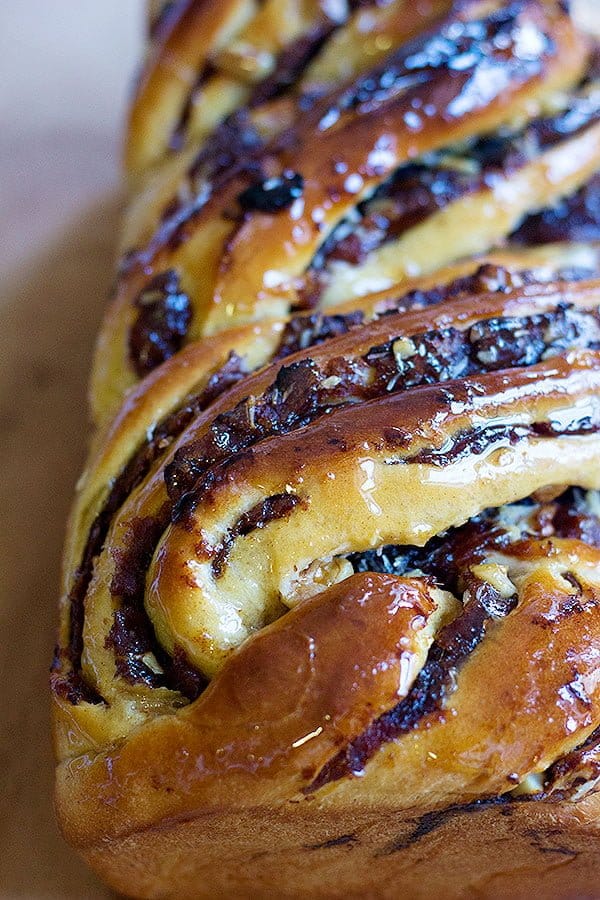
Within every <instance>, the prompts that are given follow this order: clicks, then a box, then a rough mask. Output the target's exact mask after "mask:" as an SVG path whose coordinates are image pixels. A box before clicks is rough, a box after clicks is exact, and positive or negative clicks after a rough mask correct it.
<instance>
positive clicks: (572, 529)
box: [305, 489, 600, 793]
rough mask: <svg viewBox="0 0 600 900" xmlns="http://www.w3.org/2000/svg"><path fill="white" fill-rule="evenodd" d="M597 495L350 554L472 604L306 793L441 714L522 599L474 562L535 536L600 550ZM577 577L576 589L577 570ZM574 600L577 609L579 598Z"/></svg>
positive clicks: (529, 505)
mask: <svg viewBox="0 0 600 900" xmlns="http://www.w3.org/2000/svg"><path fill="white" fill-rule="evenodd" d="M599 499H600V498H599V495H598V493H597V492H596V493H593V494H585V493H584V492H582V491H580V490H579V489H570V490H568V491H566V492H565V493H564V494H562V495H561V496H559V497H557V498H556V499H555V500H553V501H551V502H535V501H534V500H533V499H531V498H530V499H528V500H526V501H521V502H520V503H517V504H511V505H509V506H506V507H501V508H499V509H490V510H486V511H484V512H483V513H481V514H480V515H479V516H476V517H474V518H473V519H471V520H469V521H468V522H467V523H466V524H465V525H462V526H460V527H458V528H452V529H450V530H449V531H448V532H447V533H445V534H442V535H438V536H437V537H435V538H433V539H432V540H431V541H429V542H428V543H427V544H426V545H425V547H406V546H405V547H394V546H390V547H383V548H381V549H380V550H371V551H367V552H365V553H354V554H351V555H350V556H349V557H348V559H349V560H350V562H351V563H352V565H353V568H354V570H355V571H357V572H365V571H367V572H388V573H390V574H394V575H399V576H401V575H404V574H409V573H410V572H411V571H413V570H417V572H418V573H419V575H420V577H426V578H429V579H430V580H431V581H432V583H434V584H436V585H438V586H441V587H442V588H444V589H445V590H448V591H450V592H452V593H454V594H461V593H464V592H468V594H467V596H468V602H467V603H466V604H465V608H464V611H463V613H462V614H461V615H460V616H459V617H458V618H457V619H454V620H453V621H452V622H450V623H449V624H448V625H446V626H444V627H443V628H442V629H441V631H440V632H439V634H438V635H437V637H436V639H435V641H434V643H433V644H432V646H431V649H430V651H429V655H428V658H427V661H426V663H425V665H424V666H423V668H422V669H421V671H420V673H419V675H418V676H417V678H416V680H415V682H414V684H413V687H412V688H411V690H410V692H409V694H408V695H407V697H406V698H405V699H404V700H402V701H401V702H400V703H399V704H398V705H397V706H395V707H394V708H393V709H391V710H389V711H388V712H386V713H384V714H383V715H382V716H380V717H379V718H378V719H376V720H375V721H374V722H372V724H371V725H370V726H369V727H368V728H367V729H366V730H365V731H364V732H363V733H362V734H361V735H359V736H358V737H357V738H356V739H354V740H353V741H351V742H349V743H348V745H347V746H346V747H344V748H343V749H342V750H341V751H340V752H339V753H338V754H337V755H336V756H335V757H333V759H331V760H330V761H329V762H328V763H327V764H326V765H325V766H324V767H323V768H322V769H321V771H320V772H319V773H318V774H317V776H316V778H315V779H314V780H313V782H312V783H311V784H310V785H309V786H308V787H307V788H306V791H305V792H306V793H311V792H313V791H315V790H317V789H318V788H320V787H323V786H324V785H325V784H328V783H330V782H332V781H337V780H339V779H340V778H343V777H345V776H347V775H351V774H354V775H360V774H361V773H362V772H363V771H364V767H365V765H366V763H367V762H368V760H369V759H370V758H371V757H372V756H373V754H374V753H375V752H376V751H377V750H378V749H379V748H380V747H381V746H382V745H383V744H385V743H387V742H389V741H393V740H394V739H395V738H398V737H400V736H401V735H402V734H407V733H409V732H410V731H412V730H413V729H415V728H417V727H419V726H420V725H421V724H422V722H423V721H424V720H425V719H426V718H427V717H431V716H434V715H435V714H436V713H439V711H440V710H441V708H442V706H443V704H444V700H445V698H446V696H447V695H448V694H449V693H450V692H451V691H452V690H453V688H454V685H455V679H456V674H457V672H458V670H459V669H460V666H461V665H462V664H463V663H464V661H465V660H466V659H467V657H468V656H469V654H470V653H472V651H473V650H474V649H475V648H476V647H477V646H478V645H479V644H480V643H481V641H482V640H483V639H484V637H485V634H486V628H487V626H488V625H489V623H490V622H492V621H493V620H494V619H498V618H503V617H504V616H506V615H509V614H510V612H511V611H512V609H514V607H515V605H516V602H517V597H516V591H515V593H514V594H512V595H511V594H509V595H508V596H506V593H507V592H506V593H502V594H501V593H500V592H499V591H498V590H497V588H496V587H494V586H493V585H492V584H490V583H488V582H485V581H482V580H481V579H479V578H477V577H476V576H475V575H474V574H473V572H472V570H471V567H473V566H476V565H477V564H478V563H481V562H483V561H484V560H485V559H486V556H487V555H488V554H489V553H490V552H493V551H495V550H496V551H498V550H499V551H501V552H504V553H509V554H515V555H517V556H518V555H519V548H520V544H521V542H524V541H525V540H526V539H527V538H532V537H533V538H538V539H539V538H549V537H553V536H554V537H557V538H571V539H577V540H582V541H584V542H586V543H588V544H590V545H591V546H594V547H598V548H600V517H599V515H598V513H599V512H600V503H599ZM568 576H569V573H567V575H566V577H568ZM571 579H572V580H573V583H574V584H575V586H577V584H578V582H577V579H576V578H575V576H574V575H571ZM573 602H574V604H575V607H576V605H577V595H575V600H574V601H573ZM575 607H574V608H575Z"/></svg>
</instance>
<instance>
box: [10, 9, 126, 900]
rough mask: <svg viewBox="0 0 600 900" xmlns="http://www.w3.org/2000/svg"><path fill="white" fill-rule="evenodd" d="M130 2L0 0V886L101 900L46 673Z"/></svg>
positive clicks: (80, 427) (97, 293) (110, 194)
mask: <svg viewBox="0 0 600 900" xmlns="http://www.w3.org/2000/svg"><path fill="white" fill-rule="evenodd" d="M142 6H143V0H102V2H98V0H52V2H48V0H27V2H26V3H2V4H0V35H1V36H2V38H1V40H2V77H1V79H0V121H1V122H2V128H1V129H0V234H1V235H2V239H1V241H0V266H1V269H2V272H1V279H0V473H1V474H0V535H1V538H0V622H1V631H0V634H1V636H2V638H1V639H2V654H1V663H0V670H1V671H0V685H1V687H0V722H1V723H2V724H1V726H0V727H1V744H0V754H1V759H0V772H1V776H0V785H1V789H0V795H1V797H2V807H1V815H0V848H1V852H0V896H1V897H10V898H13V897H24V898H42V897H43V898H50V897H52V898H67V897H68V898H78V900H81V898H86V900H87V898H90V900H92V898H106V897H109V896H110V894H109V893H108V891H106V889H105V888H103V887H102V886H101V885H100V884H99V882H97V881H96V880H95V879H94V877H93V876H92V875H91V874H90V873H88V871H87V869H86V868H85V867H84V866H83V864H82V863H80V862H79V860H78V858H77V857H76V856H75V854H74V853H72V851H71V850H70V849H69V848H68V847H67V846H66V845H65V844H64V843H63V841H62V838H61V837H60V835H59V834H58V830H57V828H56V826H55V824H54V817H53V812H52V778H53V762H52V754H51V747H50V739H49V723H48V699H47V687H46V685H47V675H48V666H49V663H50V659H51V651H52V645H53V640H54V630H55V627H56V618H55V616H56V598H57V593H58V566H59V555H60V549H61V543H62V540H63V534H64V523H65V517H66V514H67V510H68V507H69V504H70V501H71V496H72V493H73V486H74V484H75V481H76V479H77V476H78V473H79V470H80V468H81V464H82V461H83V454H84V449H85V442H86V438H87V434H86V416H87V413H86V406H85V403H86V401H85V392H86V382H87V378H88V373H89V366H90V355H91V350H92V344H93V340H94V336H95V332H96V329H97V326H98V322H99V319H100V315H101V312H102V309H103V307H104V305H105V302H106V293H107V289H108V287H109V285H110V282H111V279H112V270H113V248H114V242H115V236H116V231H117V228H118V205H119V204H118V199H117V193H116V191H117V186H118V181H119V176H118V141H119V139H120V135H121V133H122V117H123V110H124V103H125V98H126V91H127V88H128V85H129V83H130V80H131V76H132V73H133V72H134V69H135V66H136V64H137V61H138V59H139V58H140V54H141V41H142V33H143V32H142Z"/></svg>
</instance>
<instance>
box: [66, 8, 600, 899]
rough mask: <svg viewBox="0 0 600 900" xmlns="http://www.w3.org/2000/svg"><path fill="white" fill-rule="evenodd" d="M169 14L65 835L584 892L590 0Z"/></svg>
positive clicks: (407, 876)
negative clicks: (579, 1) (580, 3)
mask: <svg viewBox="0 0 600 900" xmlns="http://www.w3.org/2000/svg"><path fill="white" fill-rule="evenodd" d="M581 13H583V15H580V14H581ZM149 22H150V27H149V44H148V51H147V57H146V60H145V62H144V64H143V67H142V70H141V73H140V75H139V78H138V81H137V85H136V90H135V95H134V98H133V101H132V105H131V112H130V119H129V127H128V133H127V144H126V154H125V156H126V169H127V181H128V189H129V192H130V203H129V206H128V211H127V213H126V216H125V222H124V227H123V234H122V238H121V247H120V264H119V268H118V274H117V281H116V286H115V290H114V297H113V299H112V301H111V305H110V308H109V310H108V312H107V315H106V318H105V321H104V325H103V328H102V332H101V334H100V337H99V341H98V345H97V350H96V356H95V361H94V368H93V376H92V385H91V407H92V414H93V418H94V429H95V430H94V436H93V440H92V446H91V450H90V456H89V461H88V464H87V467H86V469H85V472H84V473H83V475H82V477H81V479H80V482H79V484H78V487H77V495H76V499H75V503H74V507H73V511H72V515H71V519H70V522H69V528H68V534H67V540H66V546H65V553H64V568H63V579H62V595H63V599H62V602H61V618H60V628H59V640H58V645H57V649H56V654H55V659H54V662H53V665H52V671H51V687H52V698H53V723H54V741H55V746H56V754H57V760H58V764H57V776H56V807H57V813H58V817H59V821H60V824H61V827H62V829H63V831H64V833H65V836H66V837H67V839H68V840H69V841H70V842H71V843H72V844H73V846H74V847H76V848H77V850H78V851H79V852H80V853H81V854H82V855H83V857H84V858H85V859H86V860H87V861H88V863H89V864H90V865H91V866H92V867H93V868H94V869H95V870H96V871H97V872H98V873H99V874H100V876H101V877H102V878H104V879H105V880H106V881H107V883H108V884H109V885H110V886H111V887H113V888H114V889H115V890H117V891H119V892H121V893H123V894H126V895H128V896H132V897H139V898H154V897H156V898H158V897H172V898H199V897H206V898H214V897H236V898H237V897H248V898H260V897H265V898H267V897H290V898H294V897H305V896H314V897H323V898H337V897H340V898H341V897H344V898H347V897H373V898H379V897H381V898H385V897H389V898H395V897H400V896H403V895H405V896H407V897H410V898H413V897H415V898H418V897H423V898H429V897H433V896H439V897H442V898H446V897H447V898H453V897H456V898H458V897H467V896H481V897H486V898H487V897H498V898H506V897H510V898H513V897H514V898H518V897H523V898H525V897H529V896H531V895H532V894H534V895H535V896H537V897H540V898H557V900H559V898H575V897H586V898H587V897H589V898H592V897H595V896H600V862H599V861H598V860H599V853H598V851H599V850H600V46H599V45H598V43H597V40H596V38H594V36H593V32H592V30H590V26H592V27H593V26H594V24H597V25H598V27H599V29H600V9H598V8H596V5H595V0H591V2H590V3H588V4H587V7H582V8H579V7H576V8H575V9H574V10H572V9H570V7H569V5H568V3H566V2H564V0H511V2H500V0H454V2H452V0H415V2H408V0H219V2H216V0H175V2H170V3H166V4H164V3H152V4H150V5H149Z"/></svg>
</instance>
